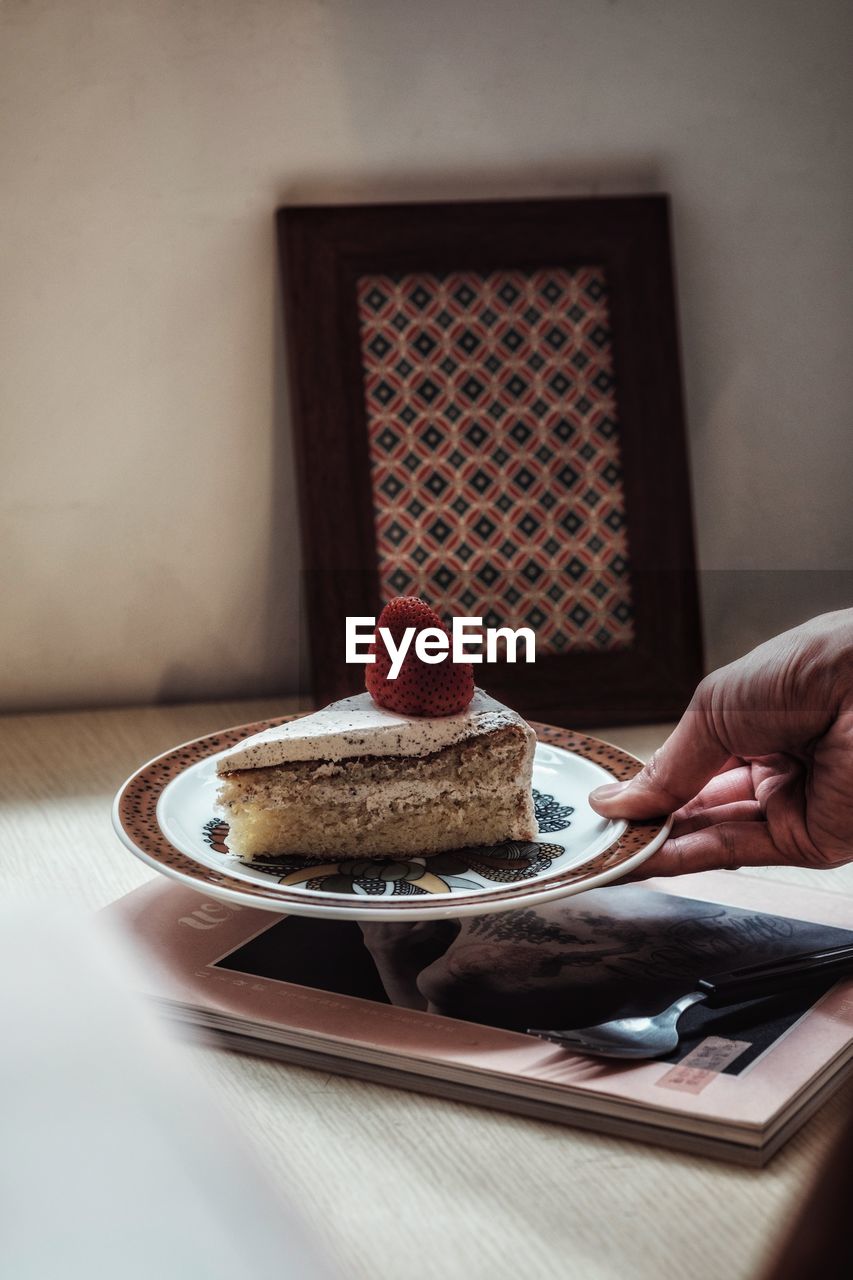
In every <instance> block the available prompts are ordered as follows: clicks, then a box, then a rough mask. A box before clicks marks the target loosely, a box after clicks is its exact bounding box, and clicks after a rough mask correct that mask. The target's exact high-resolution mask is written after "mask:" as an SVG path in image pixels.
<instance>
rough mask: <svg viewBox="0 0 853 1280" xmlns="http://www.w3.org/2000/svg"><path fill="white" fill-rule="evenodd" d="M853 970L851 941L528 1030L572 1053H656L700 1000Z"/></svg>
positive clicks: (749, 996)
mask: <svg viewBox="0 0 853 1280" xmlns="http://www.w3.org/2000/svg"><path fill="white" fill-rule="evenodd" d="M847 973H853V943H849V942H847V943H842V945H841V946H838V947H824V948H822V949H821V950H819V951H806V952H802V953H801V954H799V955H794V956H786V957H785V958H784V959H782V960H775V961H771V962H770V963H762V964H753V965H745V966H743V967H742V968H740V969H732V970H731V971H730V972H728V973H721V974H716V975H714V976H712V977H710V978H700V979H699V981H698V982H697V984H696V985H697V988H698V989H697V990H696V991H690V992H688V993H687V994H686V995H683V996H679V998H678V999H677V1000H674V1001H673V1003H672V1004H671V1005H670V1006H669V1007H668V1008H667V1009H663V1010H662V1011H661V1012H660V1013H655V1014H650V1015H649V1016H648V1017H636V1018H615V1019H614V1020H613V1021H612V1022H602V1023H600V1024H599V1025H598V1026H596V1027H580V1028H578V1029H569V1030H566V1031H543V1030H539V1029H537V1028H534V1027H529V1028H528V1031H527V1034H528V1035H531V1036H539V1037H540V1038H541V1039H542V1040H550V1041H552V1042H553V1043H554V1044H559V1045H562V1046H563V1047H564V1048H566V1049H570V1050H571V1051H572V1052H574V1053H587V1054H592V1055H594V1056H596V1057H603V1058H660V1057H663V1056H664V1055H665V1054H667V1053H671V1052H672V1051H673V1049H675V1048H677V1046H678V1020H679V1018H680V1017H681V1015H682V1014H683V1013H684V1011H685V1009H689V1008H690V1006H691V1005H694V1004H697V1003H698V1002H699V1001H700V1000H704V1001H705V1003H706V1004H707V1005H708V1006H709V1007H710V1008H712V1009H718V1008H725V1007H726V1006H727V1005H732V1004H741V1003H742V1002H745V1001H747V1000H758V999H761V998H763V997H764V996H769V995H774V994H776V993H778V992H780V991H784V990H786V989H787V988H789V987H791V986H800V985H802V984H805V983H812V982H816V981H819V980H824V981H826V980H827V979H832V978H836V977H838V978H841V977H843V976H844V975H845V974H847Z"/></svg>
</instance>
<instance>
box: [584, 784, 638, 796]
mask: <svg viewBox="0 0 853 1280" xmlns="http://www.w3.org/2000/svg"><path fill="white" fill-rule="evenodd" d="M629 786H630V783H629V782H605V784H604V786H603V787H596V788H595V790H594V791H590V793H589V798H590V800H615V798H616V797H617V796H618V795H621V794H622V792H623V791H625V790H626V789H627V788H628V787H629Z"/></svg>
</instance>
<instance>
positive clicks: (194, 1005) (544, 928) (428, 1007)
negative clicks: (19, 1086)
mask: <svg viewBox="0 0 853 1280" xmlns="http://www.w3.org/2000/svg"><path fill="white" fill-rule="evenodd" d="M106 915H107V917H108V919H110V920H111V921H112V922H113V923H114V924H115V925H116V926H117V927H118V928H119V929H120V931H121V932H122V933H123V934H125V935H126V936H127V935H129V936H130V937H131V939H132V940H133V941H134V942H135V943H136V944H137V946H138V947H141V948H143V949H144V951H145V952H146V960H147V967H148V972H149V974H150V984H149V989H148V991H147V993H146V994H148V995H149V996H150V997H151V998H153V999H154V1000H155V1001H156V1003H157V1004H158V1006H159V1007H160V1008H161V1009H162V1011H163V1012H164V1013H165V1014H166V1015H167V1016H168V1017H169V1018H170V1019H173V1020H174V1021H175V1022H176V1023H180V1024H182V1025H183V1026H185V1027H188V1028H192V1029H194V1031H195V1032H196V1033H197V1034H201V1035H202V1036H203V1037H204V1038H205V1039H211V1040H213V1041H214V1042H215V1043H216V1044H218V1045H220V1046H222V1047H225V1048H229V1049H235V1050H240V1051H243V1052H247V1053H253V1054H260V1055H263V1056H265V1057H270V1058H276V1059H280V1060H281V1061H282V1062H290V1063H297V1064H299V1065H301V1066H307V1067H316V1068H318V1069H320V1070H322V1071H326V1072H330V1071H331V1072H338V1073H340V1074H343V1075H348V1076H354V1077H357V1078H359V1079H362V1080H368V1081H374V1082H381V1083H383V1084H387V1085H393V1086H396V1087H400V1088H406V1089H417V1090H422V1091H424V1092H427V1093H433V1094H438V1095H440V1096H442V1097H444V1098H450V1099H455V1100H459V1101H464V1102H469V1103H471V1102H473V1103H478V1104H481V1105H484V1106H489V1107H497V1108H501V1109H504V1110H506V1111H512V1112H517V1113H520V1114H523V1115H527V1116H533V1117H536V1118H538V1119H542V1120H553V1121H559V1122H563V1123H566V1124H572V1125H577V1126H580V1127H582V1128H585V1129H590V1130H594V1131H596V1132H599V1133H605V1134H612V1135H621V1136H625V1137H631V1138H639V1139H643V1140H645V1141H649V1142H655V1143H662V1144H665V1145H668V1146H672V1147H676V1148H679V1149H681V1150H686V1151H692V1152H696V1153H700V1154H708V1155H719V1156H722V1157H724V1158H727V1159H731V1160H737V1161H740V1162H742V1163H747V1164H753V1165H760V1164H763V1163H764V1162H765V1161H766V1160H767V1159H769V1157H770V1156H771V1155H772V1154H773V1153H774V1152H775V1151H777V1150H778V1149H779V1147H780V1146H781V1145H782V1144H783V1143H784V1142H785V1141H786V1140H787V1139H788V1138H789V1137H790V1136H791V1135H792V1134H793V1133H795V1132H796V1130H797V1129H798V1128H799V1127H800V1126H801V1125H802V1124H803V1123H804V1121H805V1120H806V1119H807V1118H808V1116H810V1115H811V1114H812V1113H813V1112H814V1111H815V1110H816V1109H817V1108H818V1107H819V1106H820V1105H821V1103H822V1102H823V1101H825V1099H826V1098H827V1097H828V1096H829V1095H830V1093H831V1092H832V1091H833V1090H834V1089H836V1088H837V1087H838V1086H839V1084H840V1083H841V1081H842V1079H843V1078H844V1075H845V1072H846V1071H847V1070H848V1069H849V1068H850V1067H851V1066H853V980H850V979H847V980H845V981H843V982H841V983H837V984H835V985H832V986H829V985H828V983H827V981H826V980H824V982H823V985H818V986H815V985H814V984H812V985H809V986H805V987H802V986H801V987H793V988H788V989H786V990H785V991H784V992H782V993H781V994H778V995H774V996H771V997H767V998H765V999H763V1000H753V1001H751V1002H748V1003H743V1004H740V1005H736V1006H734V1007H729V1008H720V1009H712V1008H709V1007H708V1006H707V1005H705V1004H703V1003H699V1004H696V1005H694V1006H693V1007H692V1008H690V1009H688V1010H687V1012H686V1013H684V1015H683V1016H682V1018H681V1020H680V1022H679V1031H680V1040H679V1045H678V1048H677V1049H676V1050H675V1051H674V1052H673V1053H671V1054H669V1055H668V1056H667V1057H665V1058H663V1059H657V1060H653V1061H641V1062H624V1061H617V1060H614V1059H603V1058H592V1057H585V1056H581V1055H579V1054H577V1053H572V1052H569V1051H568V1050H567V1049H565V1048H563V1047H561V1046H559V1045H556V1044H552V1043H550V1042H548V1041H545V1040H543V1039H540V1038H538V1037H535V1036H532V1035H530V1034H528V1033H527V1030H528V1028H530V1027H535V1028H544V1029H565V1028H571V1027H585V1026H591V1025H594V1024H597V1023H600V1022H604V1021H606V1020H609V1019H612V1018H617V1017H627V1016H633V1015H640V1014H649V1013H653V1012H657V1011H658V1010H660V1009H663V1008H665V1007H666V1006H667V1005H668V1004H670V1003H671V1002H672V1001H673V1000H674V999H676V998H677V997H678V996H679V995H682V994H684V993H686V992H689V991H693V990H695V985H696V982H697V979H698V978H699V977H702V976H710V975H711V974H717V973H721V972H723V971H725V970H729V969H734V968H738V967H740V966H742V965H745V964H752V963H759V962H766V961H769V960H773V959H777V958H782V957H785V956H790V955H794V954H797V953H799V952H803V951H810V950H813V949H816V948H820V947H824V946H834V945H836V944H839V943H844V942H850V941H853V898H850V897H845V896H843V895H840V894H833V893H827V892H823V891H805V890H803V889H801V888H799V887H794V886H790V885H785V884H780V883H776V882H773V881H771V880H769V879H765V878H764V877H760V876H749V875H746V874H743V873H740V872H711V873H706V874H704V875H698V876H689V877H682V878H680V879H674V880H651V881H647V882H645V883H641V884H628V885H615V886H610V887H607V888H603V889H596V890H592V891H590V892H587V893H583V894H580V895H578V896H576V897H570V898H564V899H563V900H562V901H558V902H554V903H550V904H548V905H546V906H543V907H537V908H535V909H525V910H520V911H514V912H504V913H501V914H495V915H482V916H474V917H467V918H465V919H461V920H437V921H435V922H433V921H414V922H411V923H403V924H394V923H378V922H367V921H364V922H358V921H349V920H343V921H342V920H325V919H317V918H313V917H302V916H296V915H290V916H282V915H279V914H276V913H272V912H268V911H258V910H256V909H254V908H247V907H238V906H232V905H230V904H229V903H227V902H224V901H220V900H214V899H211V898H205V897H203V896H201V895H200V894H199V893H198V892H197V891H196V890H194V889H191V888H185V887H184V886H183V885H180V884H174V883H172V882H167V881H164V880H159V879H158V880H157V881H155V882H152V883H150V884H146V885H144V886H143V887H142V888H140V889H137V890H136V891H135V892H133V893H131V894H129V895H128V896H127V897H125V898H123V899H121V900H120V901H118V902H116V903H114V904H113V905H112V906H110V907H108V908H107V909H106Z"/></svg>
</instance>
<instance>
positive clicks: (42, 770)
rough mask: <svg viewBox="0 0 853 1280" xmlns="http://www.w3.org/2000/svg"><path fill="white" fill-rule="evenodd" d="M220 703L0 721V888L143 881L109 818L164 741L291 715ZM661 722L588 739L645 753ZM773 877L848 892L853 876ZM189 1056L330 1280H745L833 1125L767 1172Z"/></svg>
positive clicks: (262, 1065) (272, 1068)
mask: <svg viewBox="0 0 853 1280" xmlns="http://www.w3.org/2000/svg"><path fill="white" fill-rule="evenodd" d="M295 709H296V705H295V704H292V705H288V704H287V703H286V702H283V701H282V700H281V699H279V700H277V701H276V702H271V701H269V700H267V701H263V702H258V701H255V702H220V703H206V704H200V705H191V706H171V707H148V708H136V709H132V710H111V711H97V712H79V713H62V714H42V715H26V716H6V717H3V718H0V779H1V780H2V781H0V886H2V890H0V891H2V893H3V896H4V898H5V899H6V900H8V899H9V897H13V896H14V895H20V896H21V897H23V898H33V897H35V898H38V899H39V900H44V898H45V896H50V897H53V898H55V899H62V900H64V901H65V902H66V903H70V904H74V906H76V907H79V908H84V909H87V908H91V909H93V910H94V909H96V908H98V907H102V906H104V905H106V904H107V903H108V902H110V901H112V900H113V899H115V898H117V897H119V896H120V895H121V894H123V893H126V892H127V891H128V890H130V889H133V888H134V887H135V886H136V885H139V884H142V883H143V881H145V880H147V879H149V878H150V877H151V875H152V872H151V871H150V870H149V869H148V868H147V867H145V866H143V864H142V863H141V862H138V861H136V860H135V859H134V858H133V857H131V856H130V855H129V854H128V853H127V851H126V850H125V849H124V848H123V847H122V846H121V845H120V843H119V841H118V840H117V839H116V837H115V836H114V835H113V832H112V828H111V824H110V805H111V801H112V798H113V795H114V793H115V791H116V789H117V788H118V786H119V785H120V784H121V783H122V781H123V780H124V779H125V777H126V776H127V775H128V774H129V773H131V772H132V771H133V770H134V769H135V768H136V767H137V766H138V765H139V764H141V763H142V762H143V761H145V760H147V759H149V758H150V757H151V756H154V755H156V754H158V753H159V752H161V751H164V750H166V749H168V748H169V747H171V746H173V745H174V744H175V743H178V742H182V741H186V740H188V739H191V738H194V737H196V736H198V735H200V734H204V733H208V732H212V731H214V730H217V729H221V728H224V727H226V726H229V725H234V724H243V723H246V722H248V721H252V720H256V719H260V718H263V717H264V716H268V715H277V714H283V713H285V712H287V711H288V710H295ZM667 728H668V726H664V725H658V726H645V727H642V728H633V729H609V730H606V731H602V732H601V736H605V737H608V738H609V739H610V740H611V741H614V742H617V743H619V745H621V746H624V747H625V748H627V749H628V750H629V751H633V752H634V753H635V754H637V755H639V756H643V757H645V756H646V755H648V754H649V753H650V752H651V751H652V750H653V749H654V747H655V746H656V745H657V744H658V743H659V742H661V741H662V740H663V737H664V736H665V734H666V731H667ZM763 874H766V875H769V876H772V877H775V878H777V879H785V880H794V881H800V882H802V883H807V884H815V885H817V886H818V887H820V888H823V889H832V890H835V891H837V892H847V893H851V892H853V865H851V866H850V867H847V868H845V869H843V870H842V871H836V872H830V873H824V874H821V873H817V872H798V871H777V870H773V871H769V872H765V873H763ZM185 1052H186V1053H187V1054H188V1055H189V1056H191V1057H192V1058H193V1059H194V1061H195V1062H196V1063H197V1065H198V1067H199V1069H200V1070H201V1071H202V1072H203V1073H204V1075H205V1076H206V1077H207V1078H208V1079H209V1081H210V1083H211V1085H212V1087H213V1089H214V1091H215V1094H216V1096H217V1098H218V1100H219V1101H220V1103H221V1105H222V1107H223V1108H224V1109H225V1110H227V1111H228V1112H231V1113H232V1114H236V1116H237V1118H238V1122H239V1123H240V1125H241V1127H242V1129H243V1131H244V1132H245V1133H246V1135H247V1136H248V1138H249V1140H250V1141H251V1142H252V1144H253V1145H254V1148H255V1151H256V1153H257V1158H258V1160H259V1162H260V1163H261V1165H262V1166H263V1167H264V1168H265V1170H266V1173H267V1175H268V1177H269V1179H270V1181H271V1183H272V1184H273V1185H274V1186H275V1187H278V1188H280V1189H281V1191H282V1193H283V1194H286V1195H288V1196H290V1197H292V1198H293V1199H295V1200H296V1202H297V1204H298V1205H299V1207H300V1208H301V1210H302V1213H303V1216H304V1217H305V1218H306V1219H307V1221H308V1223H309V1224H311V1225H313V1226H314V1227H315V1228H316V1231H317V1232H318V1233H319V1235H320V1237H321V1239H322V1240H323V1241H324V1242H325V1244H326V1247H327V1250H329V1251H330V1252H331V1254H332V1255H333V1257H334V1258H335V1259H336V1260H337V1261H338V1262H339V1265H340V1266H341V1269H342V1274H343V1275H345V1276H352V1277H359V1278H362V1277H363V1278H364V1280H367V1278H368V1277H369V1278H370V1280H385V1278H387V1280H400V1277H407V1278H408V1280H455V1277H463V1276H464V1277H465V1280H481V1278H482V1280H486V1277H488V1278H489V1280H503V1277H508V1278H509V1277H512V1278H513V1280H515V1278H516V1277H518V1276H520V1275H521V1276H524V1277H525V1280H538V1277H542V1278H543V1280H545V1277H548V1280H554V1277H566V1278H568V1280H645V1278H646V1277H648V1278H649V1280H651V1278H652V1277H654V1278H655V1280H669V1278H670V1277H672V1280H683V1278H684V1276H685V1275H688V1276H689V1277H690V1278H691V1280H705V1278H706V1277H707V1280H711V1278H712V1277H713V1278H714V1280H718V1277H720V1276H724V1277H725V1278H726V1280H747V1278H749V1280H753V1278H756V1277H758V1276H759V1275H760V1273H761V1270H762V1267H763V1264H764V1262H765V1260H766V1257H767V1254H768V1251H769V1250H772V1249H773V1247H774V1245H775V1243H776V1241H777V1240H778V1239H779V1237H780V1233H782V1232H783V1231H784V1228H785V1224H786V1223H787V1221H788V1220H789V1218H790V1215H791V1212H792V1210H793V1208H794V1206H795V1205H796V1204H797V1203H798V1201H799V1198H800V1196H801V1194H802V1192H803V1189H804V1187H805V1186H806V1185H807V1183H808V1180H809V1178H810V1176H811V1175H812V1172H813V1171H814V1169H815V1168H816V1166H817V1164H818V1163H819V1161H820V1159H821V1157H822V1155H823V1153H824V1152H825V1150H826V1148H827V1145H828V1143H829V1141H830V1140H831V1137H832V1135H833V1133H834V1132H835V1131H836V1130H837V1128H838V1126H839V1121H840V1117H841V1116H842V1114H843V1113H849V1112H850V1110H851V1109H853V1084H851V1085H848V1086H845V1087H844V1088H843V1089H842V1090H841V1091H840V1092H839V1093H838V1094H836V1095H835V1097H834V1098H833V1099H832V1100H831V1101H830V1102H829V1103H828V1104H827V1105H826V1106H825V1107H824V1108H823V1109H822V1111H821V1112H820V1113H819V1114H818V1115H817V1116H815V1117H814V1118H813V1119H812V1120H811V1121H810V1122H809V1123H808V1124H807V1125H806V1127H805V1128H804V1129H803V1131H802V1132H801V1133H800V1134H799V1135H798V1136H797V1137H795V1138H794V1139H793V1140H792V1141H791V1142H790V1143H789V1144H788V1146H787V1147H785V1148H784V1150H783V1151H782V1152H781V1153H780V1154H779V1155H778V1156H776V1158H775V1159H774V1160H773V1161H772V1162H771V1163H770V1165H769V1166H768V1167H767V1168H766V1169H763V1170H746V1169H741V1168H738V1167H734V1166H729V1165H725V1164H721V1163H716V1162H713V1161H710V1160H706V1159H699V1158H695V1157H689V1156H683V1155H677V1154H675V1153H673V1152H668V1151H664V1150H661V1149H658V1148H655V1147H647V1146H643V1145H641V1144H639V1143H636V1142H627V1141H621V1140H616V1139H612V1138H605V1137H598V1136H596V1135H594V1134H590V1133H582V1132H578V1131H575V1130H572V1129H568V1128H564V1127H562V1126H558V1125H553V1124H543V1123H539V1122H536V1121H532V1120H525V1119H522V1118H517V1117H512V1116H507V1115H503V1114H500V1113H499V1112H491V1111H488V1110H485V1109H480V1108H477V1107H473V1106H466V1105H462V1104H458V1103H450V1102H445V1101H441V1100H438V1099H433V1098H427V1097H422V1096H419V1095H417V1094H412V1093H407V1092H404V1091H402V1090H397V1089H390V1088H385V1087H380V1086H376V1085H368V1084H362V1083H359V1082H356V1081H352V1080H344V1079H341V1078H339V1077H337V1076H330V1075H325V1074H323V1073H320V1072H315V1071H309V1070H305V1069H302V1068H297V1067H291V1066H287V1065H281V1064H273V1063H268V1062H263V1061H260V1060H257V1059H252V1058H249V1057H242V1056H237V1055H232V1054H228V1053H225V1052H220V1051H217V1050H212V1049H205V1048H200V1047H189V1046H187V1047H186V1049H185Z"/></svg>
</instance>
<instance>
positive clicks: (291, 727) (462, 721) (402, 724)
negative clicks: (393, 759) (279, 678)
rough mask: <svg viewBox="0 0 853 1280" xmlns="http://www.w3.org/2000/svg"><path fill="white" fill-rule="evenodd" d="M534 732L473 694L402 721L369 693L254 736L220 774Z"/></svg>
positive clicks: (410, 752)
mask: <svg viewBox="0 0 853 1280" xmlns="http://www.w3.org/2000/svg"><path fill="white" fill-rule="evenodd" d="M511 724H514V725H521V727H522V728H523V729H524V730H525V732H526V733H527V734H528V736H529V737H530V739H531V740H532V739H533V738H534V736H535V735H534V733H533V730H532V729H531V728H530V726H529V725H528V724H527V722H526V721H525V720H522V718H521V716H520V715H518V713H517V712H515V711H511V710H510V708H509V707H505V706H504V705H503V703H502V702H498V701H497V700H496V699H495V698H490V697H489V695H488V694H487V693H483V691H482V689H477V690H475V692H474V696H473V698H472V699H471V701H470V702H469V704H468V706H467V707H466V708H465V710H464V711H461V712H460V713H459V714H458V715H455V716H403V715H398V713H397V712H395V711H386V710H385V708H384V707H380V706H377V704H376V703H375V702H374V701H373V699H372V698H371V696H370V694H369V693H359V694H356V696H355V697H353V698H344V699H343V700H342V701H340V702H332V703H331V704H330V705H329V706H328V707H324V708H323V709H322V711H315V712H314V713H313V715H308V716H301V717H300V718H299V719H298V720H289V721H288V722H287V723H286V724H281V725H277V726H276V727H275V728H273V729H265V730H264V731H263V733H256V734H253V735H252V737H251V738H246V739H245V740H244V741H243V742H240V743H238V744H237V746H236V747H232V748H231V750H230V751H225V752H223V753H222V755H221V756H220V758H219V759H218V760H217V764H216V768H217V772H219V773H228V772H230V771H231V770H234V769H259V768H262V767H264V766H267V765H275V764H287V763H290V762H293V761H298V760H346V759H356V758H358V757H359V756H426V755H429V754H430V752H432V751H440V750H441V748H442V747H450V746H453V745H454V743H457V742H462V741H464V739H465V738H473V737H475V736H476V735H477V734H481V733H492V732H493V731H494V730H495V729H504V728H506V726H507V725H511Z"/></svg>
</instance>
